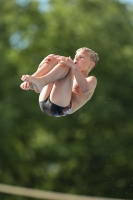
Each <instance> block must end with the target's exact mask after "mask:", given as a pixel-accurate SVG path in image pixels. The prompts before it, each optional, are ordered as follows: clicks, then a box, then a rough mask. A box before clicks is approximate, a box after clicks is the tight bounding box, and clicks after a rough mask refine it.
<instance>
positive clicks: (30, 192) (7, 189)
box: [0, 184, 122, 200]
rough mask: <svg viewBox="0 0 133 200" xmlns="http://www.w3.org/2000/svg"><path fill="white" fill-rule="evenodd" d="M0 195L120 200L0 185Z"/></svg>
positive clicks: (82, 199)
mask: <svg viewBox="0 0 133 200" xmlns="http://www.w3.org/2000/svg"><path fill="white" fill-rule="evenodd" d="M0 193H6V194H11V195H19V196H25V197H31V198H38V199H47V200H48V199H50V200H120V199H111V198H102V197H89V196H82V195H73V194H64V193H58V192H48V191H42V190H37V189H30V188H25V187H18V186H12V185H6V184H0ZM121 200H122V199H121Z"/></svg>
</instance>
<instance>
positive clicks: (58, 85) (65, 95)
mask: <svg viewBox="0 0 133 200" xmlns="http://www.w3.org/2000/svg"><path fill="white" fill-rule="evenodd" d="M73 78H74V75H73V71H72V69H70V70H69V73H68V74H67V75H66V76H65V77H64V78H62V79H60V80H57V81H55V83H54V85H53V88H52V90H51V93H50V101H51V102H52V103H54V104H56V105H58V106H61V107H66V106H68V105H69V104H70V101H71V96H72V87H73Z"/></svg>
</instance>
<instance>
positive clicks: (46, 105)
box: [39, 97, 72, 117]
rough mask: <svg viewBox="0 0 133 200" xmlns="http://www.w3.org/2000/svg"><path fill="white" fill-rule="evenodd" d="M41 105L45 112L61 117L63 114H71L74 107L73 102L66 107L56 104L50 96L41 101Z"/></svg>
mask: <svg viewBox="0 0 133 200" xmlns="http://www.w3.org/2000/svg"><path fill="white" fill-rule="evenodd" d="M39 105H40V108H41V110H42V111H43V112H44V113H45V114H47V115H50V116H54V117H61V116H66V115H69V114H70V112H71V107H72V103H71V102H70V104H69V105H68V106H66V107H61V106H57V105H56V104H54V103H52V102H51V101H50V99H49V97H48V98H47V99H46V100H44V101H42V102H39Z"/></svg>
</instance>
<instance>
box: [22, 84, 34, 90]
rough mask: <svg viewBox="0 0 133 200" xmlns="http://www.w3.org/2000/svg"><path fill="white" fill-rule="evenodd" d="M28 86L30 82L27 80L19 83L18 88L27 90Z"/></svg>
mask: <svg viewBox="0 0 133 200" xmlns="http://www.w3.org/2000/svg"><path fill="white" fill-rule="evenodd" d="M30 87H31V84H30V83H29V82H23V83H21V85H20V88H21V89H22V90H29V89H30Z"/></svg>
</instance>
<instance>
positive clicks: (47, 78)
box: [21, 63, 69, 92]
mask: <svg viewBox="0 0 133 200" xmlns="http://www.w3.org/2000/svg"><path fill="white" fill-rule="evenodd" d="M68 72H69V68H68V67H67V66H66V65H64V64H60V63H58V64H57V65H56V66H55V67H54V68H53V69H52V70H51V71H50V72H48V73H47V74H46V75H44V76H43V77H38V78H36V77H33V76H29V75H23V76H22V78H21V79H22V80H23V81H27V82H29V83H31V84H33V85H34V86H35V87H36V88H37V90H39V91H40V92H41V91H42V88H43V87H44V86H46V85H48V84H49V83H52V82H55V81H56V80H60V79H62V78H64V77H65V76H66V75H67V74H68Z"/></svg>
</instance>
